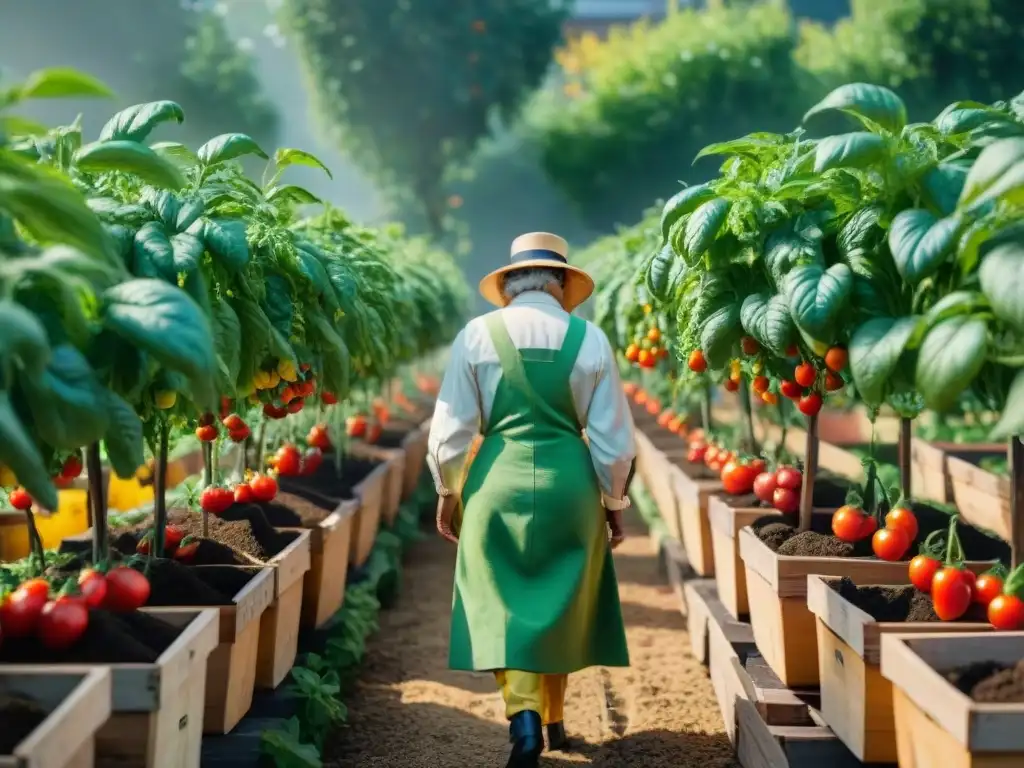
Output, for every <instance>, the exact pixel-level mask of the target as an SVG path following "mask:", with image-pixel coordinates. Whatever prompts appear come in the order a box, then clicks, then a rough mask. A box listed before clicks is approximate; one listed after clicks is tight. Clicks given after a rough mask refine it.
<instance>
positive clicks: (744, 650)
mask: <svg viewBox="0 0 1024 768" xmlns="http://www.w3.org/2000/svg"><path fill="white" fill-rule="evenodd" d="M685 591H686V605H687V622H688V624H689V630H690V642H691V644H692V646H693V654H694V657H695V658H697V660H698V661H700V662H701V663H703V664H707V663H708V659H709V656H708V653H709V651H708V643H709V636H710V634H712V633H714V634H715V635H716V636H717V637H718V638H720V644H721V645H723V646H725V645H727V646H729V647H730V648H732V650H733V652H734V653H735V654H736V655H737V657H738V658H739V659H740V661H741V662H742V660H743V659H745V658H746V656H747V654H749V653H751V652H753V651H754V650H755V646H754V633H753V631H752V630H751V628H750V625H749V624H747V623H745V622H741V621H737V620H736V619H734V618H733V617H732V616H730V615H729V612H728V611H727V610H726V608H725V606H724V605H722V601H721V600H719V599H718V589H717V587H716V586H715V581H714V579H697V580H695V581H690V582H687V584H686V588H685Z"/></svg>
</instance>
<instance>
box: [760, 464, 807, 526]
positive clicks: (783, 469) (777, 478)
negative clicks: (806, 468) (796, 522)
mask: <svg viewBox="0 0 1024 768" xmlns="http://www.w3.org/2000/svg"><path fill="white" fill-rule="evenodd" d="M803 482H804V476H803V473H802V472H801V471H800V470H799V469H797V468H796V467H790V466H786V465H783V466H780V467H778V468H776V469H775V471H774V472H773V471H771V470H765V471H764V472H762V473H761V474H759V475H758V476H757V477H756V478H754V489H753V490H754V495H755V496H757V498H758V499H760V500H761V501H763V502H764V503H765V504H771V505H772V506H773V507H774V508H775V509H777V510H778V511H779V512H782V513H784V514H787V515H792V514H795V513H796V512H798V511H799V510H800V487H801V486H802V485H803Z"/></svg>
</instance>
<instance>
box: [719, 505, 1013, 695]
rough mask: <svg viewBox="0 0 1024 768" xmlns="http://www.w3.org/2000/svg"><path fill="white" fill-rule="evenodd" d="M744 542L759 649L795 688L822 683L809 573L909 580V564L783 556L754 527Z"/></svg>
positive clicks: (860, 580)
mask: <svg viewBox="0 0 1024 768" xmlns="http://www.w3.org/2000/svg"><path fill="white" fill-rule="evenodd" d="M814 514H815V516H823V517H827V518H830V517H831V515H832V510H827V509H816V510H814ZM739 545H740V557H741V558H742V559H743V564H744V568H745V571H746V576H747V594H748V599H749V607H750V623H751V625H752V626H753V628H754V637H755V638H756V640H757V647H758V648H759V649H760V651H761V653H762V654H763V655H764V657H765V659H766V660H767V662H768V664H769V665H771V668H772V670H773V671H774V672H775V674H777V675H778V676H779V679H781V680H782V682H783V683H785V684H786V685H788V686H789V687H791V688H799V687H805V686H816V685H818V684H819V672H818V642H817V629H816V620H815V617H814V614H813V613H811V611H810V609H809V608H808V607H807V577H808V576H810V575H812V574H817V575H820V576H848V577H850V578H851V579H853V581H854V582H855V583H857V584H896V583H905V581H906V573H907V564H906V563H904V562H896V563H888V562H883V561H881V560H875V559H871V558H856V557H806V556H787V555H780V554H778V553H777V552H774V551H773V550H772V549H771V548H769V547H768V545H766V544H765V543H764V542H762V541H761V540H760V539H759V538H758V537H757V535H756V534H755V533H754V531H753V530H752V529H750V528H744V529H743V530H741V531H740V534H739ZM992 565H993V562H991V561H986V562H971V563H968V566H969V567H970V568H971V570H973V571H975V572H976V573H982V572H984V571H986V570H988V569H989V568H991V567H992Z"/></svg>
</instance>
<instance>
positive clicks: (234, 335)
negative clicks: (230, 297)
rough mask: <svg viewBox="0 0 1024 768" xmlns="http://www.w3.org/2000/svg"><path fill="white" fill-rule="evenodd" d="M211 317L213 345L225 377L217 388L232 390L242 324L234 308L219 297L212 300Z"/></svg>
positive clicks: (239, 352) (237, 364) (239, 365)
mask: <svg viewBox="0 0 1024 768" xmlns="http://www.w3.org/2000/svg"><path fill="white" fill-rule="evenodd" d="M211 318H212V320H213V341H214V346H215V348H216V350H217V357H218V358H219V360H220V370H221V371H222V374H223V377H224V379H225V381H222V382H221V385H220V387H219V389H220V391H221V392H226V393H227V392H233V391H234V389H235V385H236V382H237V381H238V372H239V369H240V367H241V361H242V357H241V356H242V325H241V323H240V322H239V320H238V315H236V314H235V310H233V309H232V308H231V305H230V304H228V302H227V301H226V300H225V299H222V298H220V297H217V298H215V299H214V300H213V306H212V312H211Z"/></svg>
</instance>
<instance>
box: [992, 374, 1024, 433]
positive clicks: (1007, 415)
mask: <svg viewBox="0 0 1024 768" xmlns="http://www.w3.org/2000/svg"><path fill="white" fill-rule="evenodd" d="M1019 435H1024V368H1022V369H1021V370H1020V371H1018V372H1017V375H1016V376H1015V377H1014V379H1013V383H1012V384H1011V385H1010V390H1009V392H1008V393H1007V395H1006V404H1005V405H1004V406H1003V411H1002V415H1001V416H1000V418H999V421H998V422H997V423H996V425H995V426H994V427H992V433H991V434H990V435H989V439H991V440H1005V439H1006V438H1008V437H1012V436H1019Z"/></svg>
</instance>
